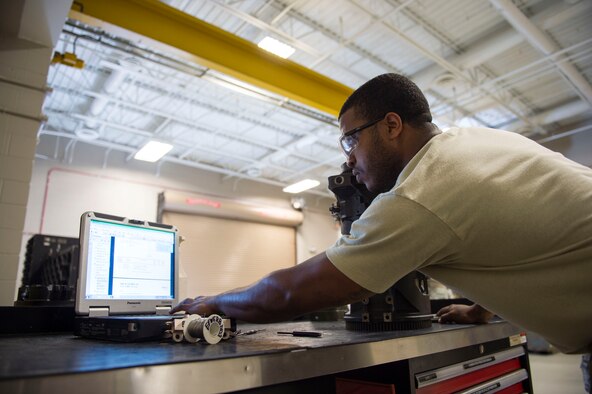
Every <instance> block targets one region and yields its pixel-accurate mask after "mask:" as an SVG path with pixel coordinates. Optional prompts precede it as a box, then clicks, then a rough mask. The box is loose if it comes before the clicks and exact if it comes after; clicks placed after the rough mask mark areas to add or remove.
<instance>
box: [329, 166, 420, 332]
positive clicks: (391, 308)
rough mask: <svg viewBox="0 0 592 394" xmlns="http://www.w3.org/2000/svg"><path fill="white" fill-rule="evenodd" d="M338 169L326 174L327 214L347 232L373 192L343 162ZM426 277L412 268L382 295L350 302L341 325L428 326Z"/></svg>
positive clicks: (352, 327)
mask: <svg viewBox="0 0 592 394" xmlns="http://www.w3.org/2000/svg"><path fill="white" fill-rule="evenodd" d="M341 169H342V172H341V174H338V175H333V176H330V177H329V190H331V191H332V192H333V194H335V197H336V198H337V202H336V203H335V204H333V205H332V206H331V208H330V211H331V214H332V215H333V216H334V217H335V218H336V219H337V220H339V222H340V223H341V234H344V235H347V234H349V233H350V230H351V225H352V223H353V222H354V221H356V220H357V219H359V217H360V216H361V215H362V213H363V212H364V211H365V210H366V208H368V206H370V204H371V203H372V200H374V197H376V195H374V194H372V193H371V192H370V191H368V189H366V187H365V186H364V185H363V184H361V183H359V182H358V181H357V180H356V177H355V176H354V175H353V173H352V170H351V168H349V167H347V165H346V164H345V163H344V164H342V165H341ZM427 280H428V278H427V276H425V275H424V274H422V273H420V272H417V271H414V272H411V273H409V274H407V275H405V276H404V277H403V278H401V279H400V280H399V281H397V282H396V283H395V284H394V285H393V286H392V287H391V288H389V289H388V290H387V291H386V292H384V293H382V294H376V295H374V296H372V297H370V298H367V299H365V300H363V301H361V302H356V303H354V304H351V308H350V312H349V313H348V314H346V315H345V326H346V328H347V329H349V330H356V331H391V330H410V329H418V328H429V327H431V325H432V315H431V307H430V297H429V293H428V285H427Z"/></svg>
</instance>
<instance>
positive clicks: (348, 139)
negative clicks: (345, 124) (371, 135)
mask: <svg viewBox="0 0 592 394" xmlns="http://www.w3.org/2000/svg"><path fill="white" fill-rule="evenodd" d="M383 119H384V116H383V117H382V118H380V119H376V120H373V121H371V122H368V123H364V124H363V125H361V126H359V127H356V128H355V129H351V130H350V131H346V132H345V133H343V135H342V136H341V137H339V146H340V147H341V150H342V151H343V154H344V155H345V157H349V156H350V155H351V153H352V152H353V150H354V149H356V148H357V146H358V136H357V134H358V133H359V132H360V131H362V130H364V129H367V128H368V127H370V126H374V125H375V124H376V123H378V122H380V121H381V120H383Z"/></svg>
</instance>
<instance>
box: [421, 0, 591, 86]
mask: <svg viewBox="0 0 592 394" xmlns="http://www.w3.org/2000/svg"><path fill="white" fill-rule="evenodd" d="M590 7H592V2H587V1H583V2H581V3H580V4H578V5H577V6H574V7H570V8H567V9H566V8H565V5H563V4H561V3H556V4H554V5H553V6H551V7H549V8H547V9H546V10H544V11H542V12H540V13H538V14H536V15H534V16H533V17H532V20H533V21H534V22H535V23H537V24H539V25H542V26H545V29H552V28H554V27H557V26H559V25H560V24H561V23H563V22H564V21H565V20H566V19H569V18H572V17H574V16H576V15H578V14H581V13H584V12H587V11H588V9H589V8H590ZM559 16H560V17H559ZM524 40H525V37H524V36H522V35H520V34H516V30H515V29H512V28H507V29H504V30H502V31H499V32H496V33H494V34H493V35H491V36H490V37H488V38H486V39H484V40H482V41H479V42H478V43H475V44H474V45H472V46H471V47H470V48H468V49H467V50H466V51H465V52H463V53H461V54H458V55H452V56H450V57H448V58H447V59H446V60H448V61H449V62H450V63H452V64H454V65H456V66H458V67H459V68H460V69H462V70H467V69H471V68H474V67H477V66H480V65H482V64H484V63H486V62H487V61H488V60H490V59H493V58H495V57H496V56H499V55H500V54H502V53H503V52H505V51H507V50H509V49H511V48H513V47H515V46H516V45H519V44H520V43H521V42H523V41H524ZM442 72H443V70H442V68H441V67H440V66H439V65H437V64H433V65H432V66H429V67H427V68H425V69H423V70H421V71H419V72H418V73H416V74H414V75H413V76H412V77H411V79H413V81H414V82H415V83H416V84H417V85H418V86H420V87H421V88H422V89H426V88H429V87H430V85H431V83H432V82H433V81H434V80H435V79H436V77H437V76H438V75H439V74H442Z"/></svg>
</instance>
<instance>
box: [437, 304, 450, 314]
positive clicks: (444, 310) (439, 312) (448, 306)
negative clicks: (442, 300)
mask: <svg viewBox="0 0 592 394" xmlns="http://www.w3.org/2000/svg"><path fill="white" fill-rule="evenodd" d="M451 307H452V305H447V306H445V307H444V308H440V310H439V311H438V312H436V316H442V315H443V314H445V313H448V312H449V311H450V308H451Z"/></svg>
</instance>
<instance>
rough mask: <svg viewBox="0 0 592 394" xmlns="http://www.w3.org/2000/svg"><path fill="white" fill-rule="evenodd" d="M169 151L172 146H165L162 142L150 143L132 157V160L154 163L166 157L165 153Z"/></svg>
mask: <svg viewBox="0 0 592 394" xmlns="http://www.w3.org/2000/svg"><path fill="white" fill-rule="evenodd" d="M171 149H173V146H172V145H171V144H165V143H163V142H158V141H150V142H148V143H147V144H146V145H144V146H143V147H142V149H140V150H139V151H138V152H137V153H136V154H135V155H134V159H136V160H142V161H149V162H151V163H154V162H155V161H157V160H158V159H160V158H161V157H163V156H164V155H166V154H167V152H168V151H170V150H171Z"/></svg>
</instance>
